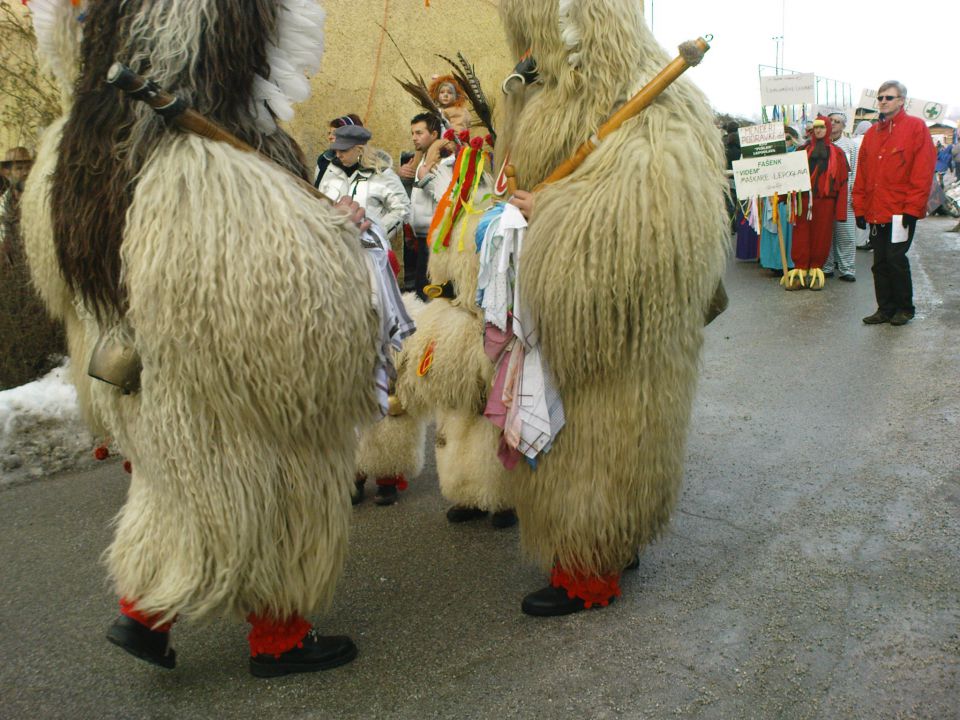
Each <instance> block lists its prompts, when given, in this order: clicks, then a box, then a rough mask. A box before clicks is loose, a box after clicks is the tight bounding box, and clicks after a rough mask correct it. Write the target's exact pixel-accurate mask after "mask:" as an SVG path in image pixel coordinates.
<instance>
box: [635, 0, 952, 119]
mask: <svg viewBox="0 0 960 720" xmlns="http://www.w3.org/2000/svg"><path fill="white" fill-rule="evenodd" d="M951 5H952V3H950V2H947V3H944V2H939V1H936V0H912V2H909V3H889V4H887V3H880V4H876V3H874V4H870V3H864V2H833V3H821V4H819V5H818V4H816V3H814V4H811V3H809V2H800V0H739V1H738V2H722V1H720V0H645V1H644V7H645V10H646V14H647V22H648V24H650V25H651V27H652V29H653V32H654V35H656V37H657V40H659V41H660V44H661V45H663V46H664V47H665V48H666V49H667V50H668V51H672V50H674V49H676V47H677V46H678V45H679V44H680V43H681V42H683V41H684V40H691V39H694V38H696V37H698V36H704V35H706V34H707V33H711V34H713V36H714V39H713V42H712V43H711V48H710V52H709V53H707V56H706V57H705V58H704V60H703V63H702V64H701V65H699V66H698V67H695V68H691V69H690V70H687V77H689V78H690V79H691V80H693V82H695V83H696V84H697V85H699V86H700V88H701V89H702V90H703V91H704V92H705V93H706V94H707V96H708V97H709V98H710V101H711V103H712V104H713V106H714V108H715V109H716V110H718V111H720V112H727V113H730V114H733V115H741V116H744V117H753V116H757V117H759V113H760V83H759V80H758V72H757V66H758V65H760V64H763V65H770V66H774V65H775V64H776V59H777V44H776V42H775V41H774V40H773V39H772V38H773V37H775V36H778V35H783V37H784V42H783V50H782V52H783V61H782V63H781V64H782V65H783V67H785V68H787V69H788V70H793V71H796V72H804V73H815V74H816V75H817V77H818V78H830V79H833V80H841V81H845V82H848V83H850V84H851V86H852V90H853V96H854V101H856V100H857V99H859V97H860V92H861V91H862V90H863V89H864V88H871V89H874V90H876V88H877V86H878V85H879V84H880V83H881V82H883V81H884V80H899V81H900V82H902V83H903V84H904V85H906V86H907V90H908V91H909V94H910V96H911V97H914V98H918V99H922V100H927V101H933V102H940V103H944V104H946V105H949V106H951V108H950V111H949V113H948V116H949V117H951V118H953V119H956V117H957V116H958V115H960V44H958V35H957V19H956V6H955V5H954V10H953V11H951V12H948V7H950V6H951ZM770 72H771V73H772V71H770Z"/></svg>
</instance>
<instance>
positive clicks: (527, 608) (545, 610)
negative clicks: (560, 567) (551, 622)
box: [520, 585, 586, 617]
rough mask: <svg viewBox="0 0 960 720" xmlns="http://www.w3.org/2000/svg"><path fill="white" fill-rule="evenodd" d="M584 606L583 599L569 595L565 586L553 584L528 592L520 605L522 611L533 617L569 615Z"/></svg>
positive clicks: (582, 608)
mask: <svg viewBox="0 0 960 720" xmlns="http://www.w3.org/2000/svg"><path fill="white" fill-rule="evenodd" d="M585 608H586V605H585V604H584V602H583V600H581V599H580V598H578V597H569V596H568V595H567V591H566V589H565V588H562V587H554V586H553V585H548V586H547V587H545V588H542V589H540V590H536V591H535V592H532V593H530V594H529V595H527V596H526V597H525V598H523V603H521V605H520V609H521V610H523V612H524V613H526V614H527V615H533V616H535V617H553V616H556V615H571V614H573V613H577V612H580V611H581V610H584V609H585Z"/></svg>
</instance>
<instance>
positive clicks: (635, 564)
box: [623, 553, 640, 570]
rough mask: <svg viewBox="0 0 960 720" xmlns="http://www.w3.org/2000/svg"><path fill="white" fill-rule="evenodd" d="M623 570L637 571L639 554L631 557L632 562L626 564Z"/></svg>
mask: <svg viewBox="0 0 960 720" xmlns="http://www.w3.org/2000/svg"><path fill="white" fill-rule="evenodd" d="M623 569H624V570H639V569H640V553H637V554H636V555H634V556H633V560H631V561H630V562H628V563H627V564H626V566H625V567H624V568H623Z"/></svg>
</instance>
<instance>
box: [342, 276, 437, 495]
mask: <svg viewBox="0 0 960 720" xmlns="http://www.w3.org/2000/svg"><path fill="white" fill-rule="evenodd" d="M403 301H404V304H405V305H406V308H407V313H408V314H409V315H410V317H411V318H412V319H413V320H414V321H415V322H419V317H420V313H421V312H422V310H423V308H424V304H423V303H422V302H421V301H420V299H419V298H418V297H417V296H416V295H414V294H413V293H408V294H406V295H404V296H403ZM401 352H402V351H401ZM396 362H397V363H399V362H400V353H397V354H396ZM390 405H391V407H390V412H389V414H388V415H386V416H385V417H384V418H383V419H381V420H380V422H378V423H376V424H374V425H371V426H370V427H369V428H367V429H366V430H364V431H363V432H362V433H361V435H360V443H359V445H358V447H357V478H358V480H357V482H358V483H359V484H360V487H358V489H357V492H358V493H359V495H358V496H356V501H357V502H359V500H360V498H362V492H363V490H362V483H363V482H365V481H366V480H367V479H368V478H372V479H373V481H374V483H375V484H376V485H377V488H378V491H379V488H381V487H395V488H397V490H404V489H406V487H407V482H408V481H409V480H412V479H413V478H415V477H417V476H418V475H419V474H420V473H421V472H423V463H424V456H425V454H426V452H425V449H426V448H425V446H426V440H427V422H428V421H429V419H430V416H429V414H427V413H424V412H422V411H419V412H414V411H411V410H408V409H407V408H404V407H403V406H402V405H401V404H400V403H399V401H398V400H396V395H395V394H394V396H393V398H392V399H391V403H390ZM418 410H419V409H418ZM392 497H393V498H395V497H396V492H394V493H393V494H392Z"/></svg>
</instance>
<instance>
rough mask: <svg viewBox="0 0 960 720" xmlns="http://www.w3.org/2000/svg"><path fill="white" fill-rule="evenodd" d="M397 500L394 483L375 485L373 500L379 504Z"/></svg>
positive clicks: (392, 502) (389, 503)
mask: <svg viewBox="0 0 960 720" xmlns="http://www.w3.org/2000/svg"><path fill="white" fill-rule="evenodd" d="M396 501H397V486H396V485H377V492H376V494H375V495H374V496H373V502H374V503H375V504H377V505H380V506H383V507H385V506H387V505H393V504H394V503H395V502H396Z"/></svg>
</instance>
